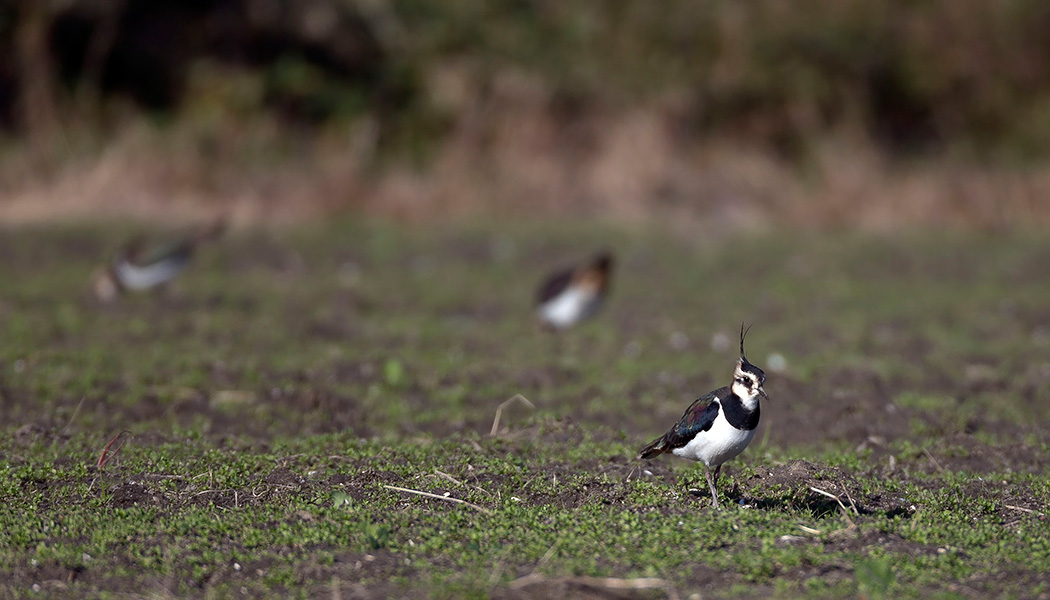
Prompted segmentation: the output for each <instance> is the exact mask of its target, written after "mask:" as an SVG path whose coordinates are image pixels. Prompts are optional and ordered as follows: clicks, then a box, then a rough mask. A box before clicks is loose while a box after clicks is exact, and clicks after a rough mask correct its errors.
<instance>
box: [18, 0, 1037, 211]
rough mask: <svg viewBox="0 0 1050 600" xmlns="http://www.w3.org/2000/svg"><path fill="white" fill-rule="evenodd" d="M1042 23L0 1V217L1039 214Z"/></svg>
mask: <svg viewBox="0 0 1050 600" xmlns="http://www.w3.org/2000/svg"><path fill="white" fill-rule="evenodd" d="M1047 31H1050V5H1047V4H1046V3H1045V2H1041V1H1040V0H1002V1H999V2H984V1H981V0H922V1H916V0H895V1H885V0H799V1H797V2H791V3H785V2H780V1H777V0H746V1H740V0H710V1H705V2H695V1H692V0H669V1H667V2H661V3H652V2H647V1H645V0H608V1H592V0H588V1H583V0H532V1H529V0H497V1H484V2H482V1H471V0H304V1H299V2H291V1H282V0H186V1H174V0H171V1H167V0H68V1H63V2H57V1H46V0H14V1H12V0H7V1H6V2H4V3H2V4H0V131H2V134H0V135H2V137H0V140H2V142H0V148H2V154H0V189H2V190H4V193H3V197H2V198H0V217H2V219H3V220H4V221H7V222H24V221H27V220H38V219H48V218H52V217H54V216H55V215H63V216H75V215H98V214H100V211H101V213H112V214H115V215H120V216H128V215H132V216H139V217H148V218H173V219H179V218H185V217H196V216H199V215H200V214H202V213H208V212H214V209H215V208H216V206H219V205H221V206H223V207H224V208H225V209H226V210H229V211H232V212H233V213H234V215H235V218H236V219H240V220H243V221H245V222H260V221H263V222H266V221H275V220H277V221H279V220H286V219H302V218H308V217H311V216H317V215H324V214H329V213H331V212H332V211H338V210H345V209H348V208H350V209H357V210H364V211H368V212H378V213H381V214H386V215H396V216H399V217H405V218H426V217H433V216H436V215H449V214H453V215H459V214H464V213H470V214H477V213H481V214H501V215H502V214H507V213H511V214H518V213H525V214H540V215H545V214H552V213H553V214H565V213H568V214H577V215H578V214H587V215H595V214H597V215H604V216H611V217H613V218H617V219H627V220H637V219H642V218H652V217H653V216H656V217H657V218H661V219H666V220H667V221H673V222H676V223H682V222H686V223H697V222H713V223H716V224H719V225H721V224H726V223H728V224H732V225H745V226H751V227H754V226H758V227H763V226H765V227H770V226H781V225H784V224H793V225H799V226H843V225H845V226H861V227H873V228H896V227H899V226H901V225H912V224H925V225H955V226H979V227H994V228H998V227H1003V226H1010V225H1013V224H1018V223H1031V222H1033V220H1035V221H1036V222H1040V221H1045V220H1046V219H1047V218H1048V217H1050V208H1048V207H1047V206H1046V205H1047V203H1046V202H1043V201H1042V200H1041V199H1042V198H1043V196H1044V195H1045V194H1046V192H1047V191H1048V189H1050V176H1048V173H1050V171H1048V169H1047V157H1048V154H1047V148H1048V141H1050V77H1048V74H1050V36H1047V35H1046V32H1047ZM668 217H669V218H668Z"/></svg>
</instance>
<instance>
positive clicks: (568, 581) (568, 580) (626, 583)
mask: <svg viewBox="0 0 1050 600" xmlns="http://www.w3.org/2000/svg"><path fill="white" fill-rule="evenodd" d="M538 583H547V584H565V585H569V586H578V587H584V588H591V589H597V590H664V591H665V592H667V597H668V599H669V600H678V590H676V589H675V587H674V585H672V584H671V582H669V581H667V580H666V579H660V578H658V577H640V578H638V579H620V578H618V577H586V576H580V577H553V578H547V577H544V576H542V575H538V574H536V573H532V574H531V575H526V576H524V577H519V578H518V579H515V580H514V581H512V582H510V588H511V589H513V590H520V589H522V588H526V587H529V586H530V585H536V584H538Z"/></svg>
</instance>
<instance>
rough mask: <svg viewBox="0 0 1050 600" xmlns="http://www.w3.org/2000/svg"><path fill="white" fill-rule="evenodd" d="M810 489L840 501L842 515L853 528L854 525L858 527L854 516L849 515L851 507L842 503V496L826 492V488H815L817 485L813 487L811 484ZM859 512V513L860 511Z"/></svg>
mask: <svg viewBox="0 0 1050 600" xmlns="http://www.w3.org/2000/svg"><path fill="white" fill-rule="evenodd" d="M809 489H810V490H812V491H814V492H816V493H818V494H821V495H824V496H827V497H828V498H831V499H833V500H834V501H835V502H838V505H839V508H840V509H842V516H844V517H846V521H848V522H849V526H850V527H851V528H852V527H856V526H857V524H856V523H854V522H853V519H852V518H850V516H849V509H848V508H846V505H845V504H843V503H842V500H841V499H840V498H839V497H838V496H836V495H835V494H832V493H830V492H825V491H824V490H822V489H820V488H815V487H813V486H809ZM854 510H855V509H854ZM858 514H859V513H858Z"/></svg>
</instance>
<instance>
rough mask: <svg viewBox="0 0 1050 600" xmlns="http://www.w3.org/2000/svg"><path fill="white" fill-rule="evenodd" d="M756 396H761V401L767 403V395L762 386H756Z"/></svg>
mask: <svg viewBox="0 0 1050 600" xmlns="http://www.w3.org/2000/svg"><path fill="white" fill-rule="evenodd" d="M758 395H759V396H762V399H763V400H765V401H766V402H769V394H767V393H766V389H765V388H764V387H762V386H758Z"/></svg>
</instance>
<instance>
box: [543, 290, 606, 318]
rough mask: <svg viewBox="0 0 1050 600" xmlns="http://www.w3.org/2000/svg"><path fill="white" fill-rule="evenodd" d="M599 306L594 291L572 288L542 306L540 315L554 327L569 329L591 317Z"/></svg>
mask: <svg viewBox="0 0 1050 600" xmlns="http://www.w3.org/2000/svg"><path fill="white" fill-rule="evenodd" d="M598 304H599V300H598V294H596V293H595V291H594V290H590V289H586V288H580V287H578V286H576V287H570V288H569V289H567V290H565V291H564V292H562V293H560V294H558V295H557V296H555V297H554V298H551V299H550V300H548V301H547V302H545V303H544V304H543V305H542V306H540V308H539V315H540V318H541V319H543V320H544V321H546V322H547V323H549V324H550V325H552V326H553V327H568V326H570V325H573V324H575V323H577V322H578V321H580V320H582V319H585V318H587V317H589V316H590V315H591V314H592V313H593V312H594V311H595V310H597V308H598Z"/></svg>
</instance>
